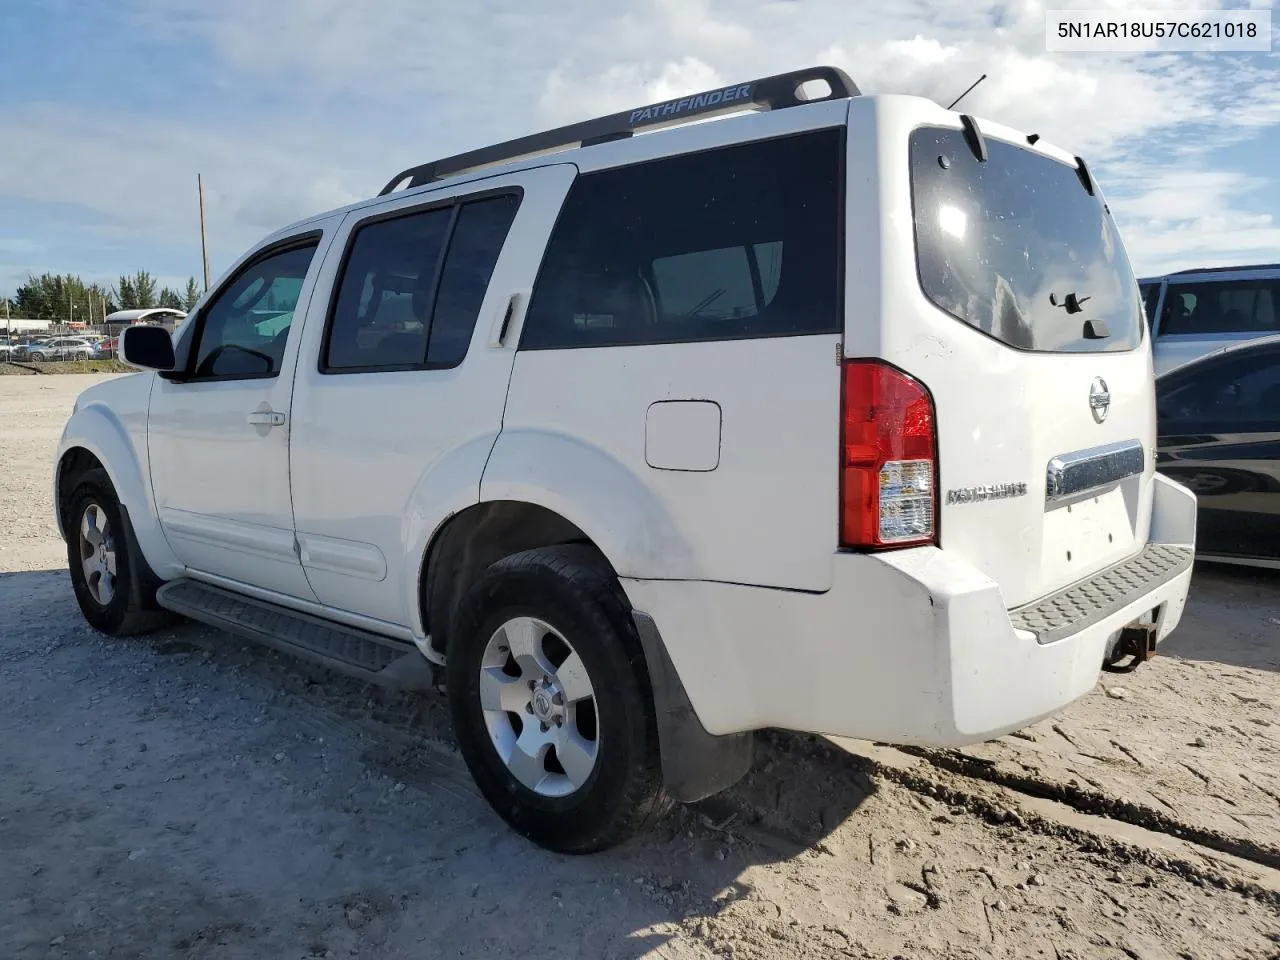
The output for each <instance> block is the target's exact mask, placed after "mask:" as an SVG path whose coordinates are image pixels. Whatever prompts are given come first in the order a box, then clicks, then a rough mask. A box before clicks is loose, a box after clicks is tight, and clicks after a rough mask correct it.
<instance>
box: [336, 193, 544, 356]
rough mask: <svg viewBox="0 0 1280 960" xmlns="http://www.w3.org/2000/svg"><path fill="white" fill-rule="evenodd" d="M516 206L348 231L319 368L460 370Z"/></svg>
mask: <svg viewBox="0 0 1280 960" xmlns="http://www.w3.org/2000/svg"><path fill="white" fill-rule="evenodd" d="M519 204H520V199H519V197H517V196H514V195H503V196H497V197H488V198H485V199H482V200H472V201H468V202H466V203H463V204H461V205H453V206H447V207H436V208H433V209H428V210H418V211H413V212H410V213H406V214H403V215H401V216H397V217H394V218H391V219H383V220H373V221H370V222H369V223H366V224H364V225H362V226H360V227H359V228H357V230H356V231H355V234H354V236H353V238H352V241H351V244H350V248H349V253H348V255H347V259H346V262H345V264H344V265H343V268H342V273H341V276H340V278H339V280H338V287H337V294H336V296H335V298H334V302H333V308H332V317H331V319H330V322H329V331H328V335H327V339H326V343H325V349H324V353H323V354H322V359H323V362H322V364H321V369H323V370H324V371H326V372H329V373H347V372H356V371H375V370H410V369H416V368H423V367H430V368H441V367H453V366H457V365H458V364H459V363H461V362H462V360H463V358H464V357H465V356H466V354H467V348H468V347H469V346H470V344H471V335H472V332H473V331H474V330H475V325H476V319H477V317H478V315H479V312H480V305H481V303H482V302H483V300H484V295H485V291H486V290H487V289H488V286H489V278H490V277H491V276H492V274H493V268H494V266H495V265H496V264H497V261H498V254H499V253H501V252H502V245H503V243H504V242H505V240H506V237H507V231H508V230H509V229H510V227H511V223H512V221H513V220H514V218H515V214H516V208H517V207H518V206H519Z"/></svg>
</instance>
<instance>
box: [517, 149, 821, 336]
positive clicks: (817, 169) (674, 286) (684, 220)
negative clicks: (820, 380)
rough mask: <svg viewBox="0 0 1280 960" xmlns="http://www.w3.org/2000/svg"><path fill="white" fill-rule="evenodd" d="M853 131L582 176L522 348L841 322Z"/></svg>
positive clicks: (775, 331) (771, 331) (812, 328)
mask: <svg viewBox="0 0 1280 960" xmlns="http://www.w3.org/2000/svg"><path fill="white" fill-rule="evenodd" d="M842 132H843V128H839V129H833V130H820V131H816V132H813V133H805V134H800V135H797V136H792V137H786V138H782V139H776V140H765V141H761V142H758V143H746V144H737V145H734V146H731V147H724V148H720V149H716V150H707V151H704V152H701V153H695V154H687V155H683V156H678V157H669V158H664V159H661V160H654V161H650V162H647V163H641V164H635V165H632V166H627V167H620V168H615V169H610V170H603V171H600V172H597V173H589V174H584V175H583V176H581V177H579V178H578V180H577V181H576V182H575V183H574V185H573V188H572V189H571V190H570V192H569V196H568V198H567V199H566V200H565V205H564V209H563V210H562V211H561V213H560V219H559V221H558V222H557V223H556V227H555V230H554V232H553V233H552V236H551V240H550V243H549V244H548V247H547V253H546V258H545V259H544V261H543V264H542V270H541V272H540V273H539V276H538V282H537V286H536V288H535V290H534V293H533V299H532V301H531V302H530V304H529V313H528V316H527V318H526V319H525V323H524V332H523V334H522V335H521V340H520V346H521V348H522V349H526V350H531V349H532V350H538V349H542V350H545V349H552V348H562V347H595V346H615V345H619V344H643V343H681V342H689V341H696V340H727V339H738V338H745V337H775V336H792V335H799V334H814V333H837V332H839V331H840V329H841V327H842V323H841V313H840V262H841V242H840V241H841V222H842V219H841V218H842V213H841V195H842V194H841V190H840V179H841V168H842V156H843V143H844V139H843V135H842Z"/></svg>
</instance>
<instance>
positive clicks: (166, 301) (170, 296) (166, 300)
mask: <svg viewBox="0 0 1280 960" xmlns="http://www.w3.org/2000/svg"><path fill="white" fill-rule="evenodd" d="M156 305H157V306H161V307H168V308H170V309H171V310H181V309H182V298H181V297H180V296H178V295H177V294H176V293H174V292H173V291H172V290H170V289H169V288H168V287H165V288H164V289H163V290H161V291H160V298H159V300H157V301H156Z"/></svg>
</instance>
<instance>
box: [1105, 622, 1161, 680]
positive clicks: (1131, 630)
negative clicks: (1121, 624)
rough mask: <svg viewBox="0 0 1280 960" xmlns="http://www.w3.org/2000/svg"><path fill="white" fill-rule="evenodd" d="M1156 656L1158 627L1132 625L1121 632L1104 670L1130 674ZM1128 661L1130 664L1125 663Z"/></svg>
mask: <svg viewBox="0 0 1280 960" xmlns="http://www.w3.org/2000/svg"><path fill="white" fill-rule="evenodd" d="M1155 655H1156V625H1155V624H1154V623H1137V624H1131V625H1130V626H1127V627H1125V628H1124V629H1123V630H1121V631H1120V639H1119V640H1117V641H1116V645H1115V646H1114V647H1113V648H1112V650H1111V653H1110V654H1109V655H1108V656H1107V659H1106V661H1105V662H1104V663H1103V664H1102V669H1103V670H1107V671H1109V672H1111V673H1129V672H1130V671H1133V670H1136V669H1137V668H1138V665H1139V664H1141V663H1146V662H1147V661H1148V660H1150V659H1151V658H1152V657H1154V656H1155ZM1125 660H1128V663H1125V662H1123V661H1125Z"/></svg>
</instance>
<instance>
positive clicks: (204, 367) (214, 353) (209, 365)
mask: <svg viewBox="0 0 1280 960" xmlns="http://www.w3.org/2000/svg"><path fill="white" fill-rule="evenodd" d="M228 350H239V351H240V352H241V353H247V354H248V355H249V356H251V357H255V358H257V359H259V360H262V361H264V362H265V363H266V365H267V369H266V370H264V371H263V373H270V372H271V371H272V370H274V369H275V366H276V361H275V358H274V357H272V356H271V355H270V354H266V353H263V352H262V351H260V350H252V349H250V348H249V347H242V346H241V345H240V344H238V343H224V344H222V346H220V347H214V348H213V349H212V350H210V351H209V355H208V356H207V357H205V358H204V362H203V363H201V364H200V372H201V373H202V374H204V375H205V376H209V375H211V374H212V373H213V367H214V365H215V364H216V363H217V361H218V358H219V357H220V356H222V355H223V354H224V353H226V352H227V351H228Z"/></svg>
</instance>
